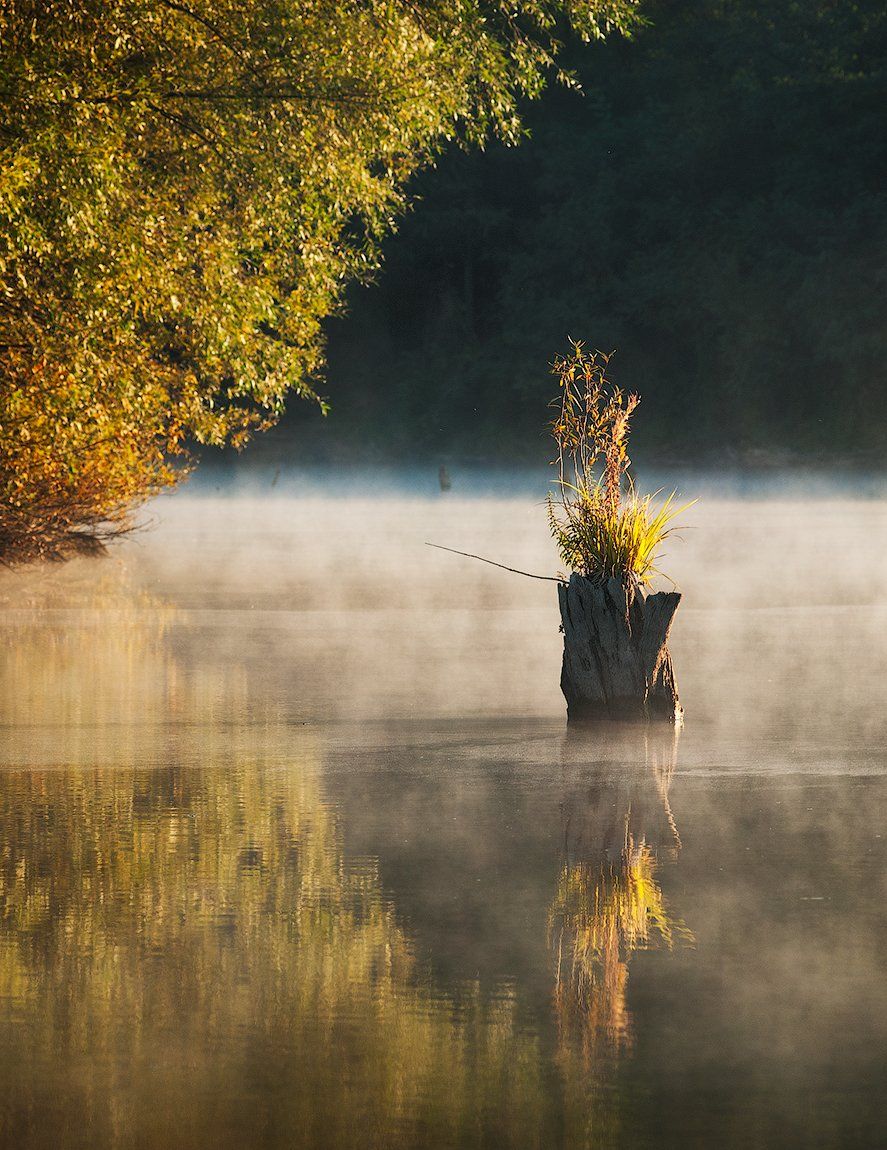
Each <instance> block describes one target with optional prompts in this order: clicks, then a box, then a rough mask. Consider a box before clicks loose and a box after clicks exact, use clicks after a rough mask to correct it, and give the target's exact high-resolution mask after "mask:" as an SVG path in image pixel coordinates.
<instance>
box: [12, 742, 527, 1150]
mask: <svg viewBox="0 0 887 1150" xmlns="http://www.w3.org/2000/svg"><path fill="white" fill-rule="evenodd" d="M315 754H316V751H315V750H314V749H313V748H312V747H311V746H310V745H306V746H304V747H302V748H301V749H300V751H299V753H298V755H297V756H295V757H294V760H293V762H292V764H291V766H290V767H289V768H287V769H283V770H267V769H265V770H263V769H262V768H261V765H260V764H255V763H238V764H233V765H227V766H225V767H224V768H223V769H209V768H208V769H206V770H197V769H190V768H188V769H182V768H169V769H168V770H163V771H151V772H140V771H137V770H120V771H107V770H97V771H84V770H71V771H64V770H57V771H52V772H35V771H23V772H14V773H7V774H6V775H5V776H4V778H3V786H2V788H0V840H2V852H0V987H2V992H3V997H2V1003H0V1035H2V1037H3V1045H4V1047H5V1048H6V1051H7V1053H8V1052H9V1050H10V1049H11V1046H12V1043H11V1040H12V1039H13V1038H15V1049H16V1052H17V1054H16V1057H15V1058H9V1057H5V1058H4V1059H3V1060H2V1065H0V1096H2V1099H3V1102H2V1104H0V1105H2V1111H3V1118H2V1124H0V1129H2V1130H3V1131H4V1132H5V1134H6V1135H7V1138H9V1137H10V1136H11V1137H13V1138H14V1141H15V1144H17V1145H28V1144H29V1138H30V1136H31V1134H32V1133H33V1131H34V1130H35V1129H38V1130H39V1129H42V1128H45V1127H46V1126H47V1125H48V1123H47V1114H46V1112H45V1110H46V1108H47V1107H48V1108H49V1111H50V1113H51V1112H52V1111H53V1110H56V1111H59V1112H62V1111H63V1112H65V1113H66V1114H69V1115H78V1116H79V1118H80V1120H81V1121H82V1122H83V1123H85V1129H84V1141H90V1142H92V1143H93V1144H117V1143H118V1142H119V1144H121V1145H129V1144H132V1142H131V1141H130V1140H131V1139H133V1138H135V1137H136V1135H137V1136H138V1139H139V1142H140V1144H145V1145H152V1146H153V1145H156V1146H169V1145H176V1146H182V1145H185V1146H192V1145H193V1146H200V1145H203V1146H206V1145H212V1143H213V1140H214V1139H216V1138H230V1137H233V1136H235V1135H236V1136H237V1137H238V1138H239V1139H245V1140H246V1141H245V1142H244V1141H241V1142H238V1143H237V1144H238V1145H243V1144H251V1140H252V1139H256V1140H257V1141H262V1140H265V1139H267V1140H269V1141H270V1143H271V1144H277V1142H278V1134H275V1130H277V1131H278V1132H279V1140H280V1142H281V1144H283V1142H287V1141H290V1140H292V1141H290V1144H292V1143H293V1141H294V1143H295V1144H297V1145H305V1146H309V1145H318V1146H320V1145H323V1146H351V1145H357V1144H360V1145H373V1146H375V1145H378V1146H392V1145H401V1144H404V1145H406V1144H412V1143H413V1141H414V1140H415V1139H416V1138H417V1137H418V1132H420V1131H421V1130H423V1129H426V1128H427V1129H429V1130H433V1131H435V1134H436V1137H437V1140H438V1141H440V1142H441V1143H446V1144H450V1143H452V1144H458V1143H459V1142H460V1141H462V1140H463V1139H464V1140H467V1141H471V1140H472V1131H473V1130H474V1129H475V1128H476V1126H477V1124H478V1123H479V1122H480V1121H481V1119H483V1121H484V1124H485V1126H486V1128H487V1130H488V1131H489V1130H490V1129H492V1130H495V1131H496V1133H497V1137H499V1138H500V1139H501V1142H502V1144H517V1143H518V1142H520V1143H521V1144H526V1138H525V1136H526V1132H527V1131H528V1130H533V1129H538V1128H539V1125H540V1114H541V1112H542V1110H543V1103H542V1097H541V1089H542V1084H541V1080H540V1062H539V1058H538V1053H537V1049H536V1041H535V1039H534V1038H533V1037H532V1035H530V1034H529V1033H527V1032H525V1031H521V1030H520V1028H519V1027H518V1026H517V1025H516V1016H515V995H514V992H513V990H511V989H508V988H503V989H502V990H501V991H500V992H499V993H498V994H495V995H486V996H482V995H481V994H480V993H479V991H478V990H477V988H476V987H471V986H469V987H466V988H464V991H463V992H462V993H461V994H459V996H458V998H455V997H453V996H447V995H445V994H442V993H440V992H438V991H437V990H436V989H435V987H434V985H433V983H432V982H431V980H430V979H429V978H428V977H427V976H426V975H425V973H424V972H423V971H422V970H421V969H418V968H417V964H416V960H415V956H414V953H413V949H412V946H411V942H410V939H409V938H408V937H407V935H406V934H405V933H404V931H403V929H402V928H401V927H400V926H399V925H398V922H397V918H396V914H395V910H394V908H393V906H392V905H391V903H390V901H389V900H388V899H387V898H386V897H385V894H384V892H383V890H382V888H381V884H380V882H379V877H378V873H377V870H376V867H375V865H374V864H373V863H372V862H371V861H361V860H349V859H348V858H347V857H346V855H345V854H344V852H343V850H342V845H341V833H340V829H339V827H338V824H337V818H336V815H335V813H334V812H333V811H332V810H331V809H330V808H329V807H328V806H327V805H325V803H324V801H323V798H322V795H321V794H320V790H319V785H318V783H317V779H316V774H315V773H314V771H313V769H312V768H313V767H314V766H315V764H314V763H313V762H312V761H311V760H312V757H313V756H314V755H315ZM305 767H307V769H303V768H305ZM491 1101H492V1102H493V1103H494V1106H495V1111H494V1113H493V1114H489V1113H488V1107H489V1106H490V1103H491ZM158 1103H159V1104H158ZM35 1115H39V1117H38V1118H34V1117H33V1116H35ZM258 1115H262V1118H261V1119H260V1121H265V1122H266V1123H267V1124H268V1125H267V1126H266V1128H265V1129H264V1131H263V1132H262V1133H261V1137H260V1136H259V1132H257V1131H256V1130H255V1129H253V1128H252V1124H253V1123H254V1122H255V1121H256V1119H257V1116H258ZM87 1133H88V1138H87V1137H86V1134H87ZM284 1133H286V1134H287V1137H286V1138H284V1137H283V1135H284ZM5 1144H11V1143H9V1142H7V1143H5Z"/></svg>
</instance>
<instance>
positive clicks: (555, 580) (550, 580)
mask: <svg viewBox="0 0 887 1150" xmlns="http://www.w3.org/2000/svg"><path fill="white" fill-rule="evenodd" d="M425 546H426V547H435V548H437V550H438V551H449V552H450V554H451V555H464V556H465V558H466V559H477V560H478V561H479V562H481V563H489V565H490V566H491V567H499V568H501V569H502V570H503V571H510V572H511V573H512V575H525V576H526V577H527V579H544V580H545V581H546V582H548V583H563V579H558V578H556V576H554V575H531V574H530V572H529V571H519V570H518V569H517V567H506V566H505V564H504V563H496V562H495V560H493V559H484V557H483V556H482V555H472V554H470V553H469V552H468V551H457V550H456V549H455V547H443V546H441V544H440V543H427V542H426V544H425Z"/></svg>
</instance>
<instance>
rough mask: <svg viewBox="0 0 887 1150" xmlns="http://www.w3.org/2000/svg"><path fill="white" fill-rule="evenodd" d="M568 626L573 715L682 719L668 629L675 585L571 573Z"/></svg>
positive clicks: (564, 614)
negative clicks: (652, 586) (656, 586)
mask: <svg viewBox="0 0 887 1150" xmlns="http://www.w3.org/2000/svg"><path fill="white" fill-rule="evenodd" d="M557 590H558V598H559V600H560V607H561V620H562V623H563V631H564V662H563V668H562V670H561V690H562V691H563V693H564V697H565V698H566V700H567V718H568V719H569V720H571V721H572V720H576V719H578V720H587V719H666V720H667V721H668V722H671V723H678V722H680V721H681V715H682V711H681V704H680V702H679V701H678V690H677V686H676V684H675V678H674V670H673V668H672V665H671V656H670V655H669V653H668V646H667V643H668V633H669V630H670V629H671V621H672V619H673V618H674V613H675V611H677V609H678V604H679V603H680V601H681V597H680V595H679V594H678V593H677V592H676V591H659V592H657V593H656V594H655V595H649V594H647V593H646V592H645V591H644V590H643V589H642V588H639V589H637V590H634V589H632V588H630V587H629V588H627V589H626V587H625V586H624V585H623V584H622V582H621V581H620V580H618V579H609V580H608V581H607V582H606V583H595V582H594V581H593V580H591V579H589V578H588V577H587V576H585V575H577V574H575V573H574V574H572V575H571V576H570V582H569V583H559V584H558V589H557Z"/></svg>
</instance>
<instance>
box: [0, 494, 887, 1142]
mask: <svg viewBox="0 0 887 1150" xmlns="http://www.w3.org/2000/svg"><path fill="white" fill-rule="evenodd" d="M454 479H455V482H454V490H453V491H452V492H449V493H447V494H439V493H436V492H435V491H434V485H433V482H431V481H430V480H429V477H428V476H425V475H420V474H419V473H416V474H413V475H408V476H406V477H402V478H401V479H400V481H399V482H398V481H396V477H394V478H392V477H390V476H389V477H387V478H385V479H384V480H379V482H378V483H376V484H375V485H373V484H372V483H371V482H370V481H369V480H366V481H361V482H358V481H356V480H355V481H354V482H349V483H348V484H347V485H346V486H345V490H346V491H347V496H346V497H344V498H343V497H341V496H340V495H337V494H335V493H334V492H333V491H330V489H329V488H328V487H325V486H324V484H323V483H320V482H318V481H316V480H314V479H312V478H311V477H309V478H304V477H303V478H299V479H298V480H296V479H292V478H291V477H288V476H287V475H284V476H282V477H280V478H279V480H276V481H275V480H271V481H264V486H262V484H259V483H258V482H254V483H253V484H252V486H251V487H250V486H248V485H245V486H243V487H240V488H233V489H222V490H219V491H216V490H215V483H214V482H213V481H211V480H209V479H208V480H203V481H200V482H199V483H197V484H196V485H195V486H194V488H193V489H192V490H190V491H189V490H188V488H184V489H182V490H181V491H180V492H178V493H177V494H175V495H174V496H173V497H171V498H169V497H168V498H164V499H162V500H159V501H158V502H157V503H156V504H155V505H154V507H153V508H151V509H150V513H151V515H152V517H153V518H154V520H155V526H154V528H153V529H152V530H151V531H149V532H144V533H141V534H138V535H136V536H134V537H132V538H130V539H128V540H126V541H124V542H122V543H121V544H120V545H118V546H117V547H115V548H114V549H113V551H112V554H111V555H110V557H109V558H107V559H105V560H101V561H85V560H78V561H76V562H73V563H71V564H68V565H67V566H65V567H56V568H43V569H40V570H28V571H20V572H14V573H4V574H3V575H2V577H0V642H2V668H3V672H2V673H3V688H4V689H3V692H2V696H0V738H2V751H0V1098H2V1102H0V1145H3V1146H6V1145H9V1146H16V1147H30V1146H49V1145H53V1146H58V1145H60V1144H61V1145H65V1146H81V1145H82V1146H91V1147H95V1146H146V1147H155V1146H156V1147H161V1146H163V1147H166V1146H173V1145H174V1146H187V1147H191V1146H194V1147H200V1146H206V1145H212V1144H213V1143H219V1144H221V1145H229V1144H230V1145H237V1146H284V1145H286V1146H293V1145H298V1146H305V1147H325V1146H330V1147H350V1146H357V1145H360V1146H371V1147H372V1146H379V1147H383V1146H385V1147H387V1146H405V1147H406V1146H417V1147H418V1146H422V1147H434V1146H460V1147H461V1146H496V1147H498V1146H514V1147H531V1146H532V1147H545V1148H547V1147H551V1146H563V1147H568V1148H572V1147H580V1146H582V1147H584V1146H595V1147H598V1146H602V1147H608V1146H613V1147H667V1146H672V1145H674V1146H678V1145H680V1146H688V1145H689V1146H700V1147H703V1146H704V1147H710V1146H736V1147H740V1146H741V1147H747V1146H761V1147H764V1146H772V1145H775V1144H779V1143H782V1144H785V1145H788V1146H793V1145H797V1146H805V1147H808V1146H812V1147H836V1146H848V1147H855V1146H859V1147H864V1146H865V1147H869V1146H872V1145H876V1144H877V1143H878V1141H879V1137H880V1132H881V1131H882V1128H883V1123H882V1119H883V1114H882V1112H881V1106H882V1104H881V1102H880V1093H881V1083H882V1081H883V1073H884V1070H885V1062H887V1059H885V1051H887V1046H885V1040H887V997H885V989H884V987H885V985H887V982H885V979H884V974H885V971H884V960H883V957H882V954H883V946H884V940H885V926H887V923H885V911H884V907H885V905H887V902H885V895H887V890H885V886H887V868H885V865H884V864H885V843H884V837H883V836H884V830H883V828H884V821H885V820H884V814H885V798H887V786H885V776H887V754H885V750H884V747H885V745H887V719H885V707H884V702H885V698H884V687H883V684H884V682H885V681H887V637H885V636H887V568H885V565H884V562H883V558H884V555H885V553H887V499H885V498H880V497H879V496H878V493H877V490H876V489H874V488H873V485H872V484H871V483H869V484H867V486H866V488H865V490H864V493H863V494H864V495H865V497H864V498H861V497H859V493H858V492H855V491H854V490H853V489H852V487H851V486H850V484H849V482H847V481H841V482H836V483H835V484H834V486H833V487H829V486H828V485H824V484H821V485H820V486H818V487H817V488H816V489H815V491H814V493H813V496H812V497H807V498H799V497H797V484H796V483H793V482H791V481H790V482H787V483H785V484H783V485H782V486H780V485H779V483H777V482H776V481H773V482H771V483H770V484H769V485H768V486H767V487H765V488H760V489H758V490H755V491H752V492H747V493H746V494H745V495H744V496H743V497H737V496H736V494H735V493H731V492H730V491H729V490H727V489H725V486H724V484H723V483H722V482H721V481H719V480H718V479H717V477H714V478H713V479H711V480H709V479H707V478H706V477H698V478H697V481H695V482H694V481H693V480H692V479H689V478H688V479H687V480H685V481H683V482H682V483H681V485H680V486H681V490H682V492H683V493H684V494H685V495H686V497H687V498H692V497H693V496H694V495H695V494H696V493H697V491H700V490H701V491H703V492H705V493H706V494H705V497H704V499H703V500H702V501H700V503H698V504H697V505H695V506H694V507H692V508H690V509H688V510H687V511H686V512H685V513H684V514H683V515H682V516H681V522H682V523H683V524H685V528H684V530H682V531H681V533H680V534H681V538H680V539H673V540H671V541H670V543H669V545H668V547H667V555H666V556H664V557H663V561H662V566H663V568H664V570H665V571H666V572H667V573H668V575H669V576H670V577H671V578H672V579H674V580H675V582H676V583H677V584H678V587H679V589H680V590H681V592H682V593H683V596H684V598H683V601H682V603H681V606H680V609H679V611H678V614H677V617H676V621H675V626H674V630H673V633H672V638H671V641H670V647H671V651H672V655H673V659H674V663H675V668H676V673H677V679H678V686H679V689H680V693H681V700H682V703H683V705H684V708H685V716H686V719H685V726H684V728H683V730H682V731H680V732H678V733H674V732H672V731H671V730H666V731H663V730H660V729H656V728H649V729H647V728H643V727H622V726H616V725H602V726H600V727H598V728H594V729H592V730H581V731H579V730H575V731H574V730H571V731H569V732H568V731H567V729H566V723H565V706H564V703H563V699H562V696H561V694H560V690H559V685H558V682H559V674H560V648H561V637H560V635H559V633H558V623H559V617H558V609H557V596H556V588H555V584H554V583H551V582H545V581H540V580H534V579H527V578H523V577H520V576H518V575H514V574H509V573H506V572H504V571H501V570H497V569H495V568H492V567H489V566H485V565H483V564H481V563H478V562H476V561H473V560H470V559H465V558H460V557H458V556H456V555H451V554H447V553H445V552H442V551H438V550H433V549H431V548H428V547H426V546H425V543H426V542H433V543H438V544H442V545H444V546H447V547H454V548H457V549H459V550H463V551H469V552H474V553H476V554H479V555H483V556H487V557H489V558H491V559H493V560H496V561H497V562H501V563H505V564H508V565H509V566H513V567H517V568H520V569H522V570H524V571H528V572H533V573H536V574H540V575H548V576H552V575H556V574H557V572H558V560H557V556H556V554H555V551H554V547H553V544H552V543H551V542H550V540H549V538H548V532H547V524H546V516H545V506H544V495H545V490H546V489H545V479H544V476H543V477H541V478H537V477H536V476H529V475H528V476H507V475H499V476H495V477H487V478H486V479H484V478H483V477H479V478H478V480H477V483H476V484H475V483H474V482H472V485H471V486H468V481H467V480H465V481H464V482H463V481H461V477H460V476H458V475H456V476H454ZM431 480H433V481H434V482H436V476H434V475H432V476H431ZM272 482H273V484H274V485H273V487H272V486H271V484H272ZM669 489H670V488H669ZM808 491H809V488H808ZM667 585H668V584H667V583H663V586H667Z"/></svg>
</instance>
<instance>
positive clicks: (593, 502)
mask: <svg viewBox="0 0 887 1150" xmlns="http://www.w3.org/2000/svg"><path fill="white" fill-rule="evenodd" d="M609 361H610V356H609V355H605V354H604V353H603V352H601V351H593V352H588V351H586V350H585V345H584V344H583V343H581V342H572V341H571V351H570V354H569V355H566V356H558V358H557V359H556V360H555V361H554V364H553V365H552V372H553V374H554V375H555V376H556V377H557V380H558V384H559V386H560V394H559V395H558V397H557V398H556V399H555V400H553V401H552V405H551V406H552V407H555V408H556V409H557V415H556V417H555V419H554V420H552V423H551V433H552V435H553V437H554V441H555V444H556V446H557V455H556V457H555V459H554V461H553V462H554V464H555V466H556V467H557V469H558V493H557V495H556V496H555V495H551V494H549V496H548V519H549V524H550V526H551V534H552V536H553V538H554V541H555V543H556V544H557V549H558V552H559V554H560V557H561V559H562V561H563V562H564V564H565V565H566V566H567V567H568V568H569V569H570V570H572V571H577V572H578V573H579V574H581V575H586V576H587V577H588V578H590V579H593V580H595V582H605V581H606V580H607V579H610V578H614V577H615V578H617V579H619V580H620V581H622V582H623V583H629V584H635V585H640V586H645V585H647V584H649V583H650V581H651V580H652V578H653V576H654V575H656V574H658V573H659V572H658V571H657V568H656V566H655V560H656V557H657V554H658V552H659V549H660V547H661V545H662V543H663V542H664V541H665V540H666V539H667V538H668V537H669V535H671V534H672V533H673V532H674V530H675V519H676V517H677V516H679V515H680V514H681V512H683V511H685V510H686V509H687V508H688V507H690V506H691V505H692V504H690V503H686V504H683V505H681V506H678V505H677V504H676V502H675V499H676V493H675V492H672V493H671V494H670V495H669V496H668V497H667V498H665V499H662V500H657V495H658V493H655V494H653V495H642V494H640V493H639V492H638V491H637V490H636V489H635V486H634V483H633V481H632V479H631V476H630V475H629V474H628V471H629V468H630V466H631V460H630V459H629V457H628V435H629V430H630V424H631V417H632V415H633V413H634V411H635V408H636V407H637V406H638V404H639V402H640V400H639V398H638V396H636V395H633V394H626V393H625V392H623V391H622V390H621V389H620V388H619V387H616V386H615V385H613V384H612V383H611V382H610V381H609V379H608V378H607V374H606V371H607V365H608V364H609Z"/></svg>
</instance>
